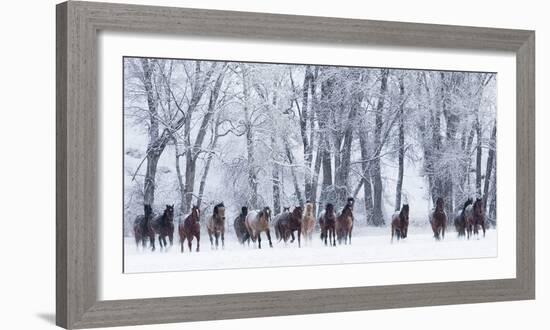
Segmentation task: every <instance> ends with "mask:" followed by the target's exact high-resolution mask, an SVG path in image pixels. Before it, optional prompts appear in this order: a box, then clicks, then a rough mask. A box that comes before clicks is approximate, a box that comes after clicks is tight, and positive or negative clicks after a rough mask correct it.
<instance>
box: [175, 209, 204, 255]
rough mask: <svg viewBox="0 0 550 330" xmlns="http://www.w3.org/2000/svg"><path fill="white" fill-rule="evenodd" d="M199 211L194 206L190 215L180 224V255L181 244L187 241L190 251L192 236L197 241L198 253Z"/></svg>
mask: <svg viewBox="0 0 550 330" xmlns="http://www.w3.org/2000/svg"><path fill="white" fill-rule="evenodd" d="M200 213H201V211H200V210H199V208H198V207H197V206H195V205H193V207H192V208H191V214H189V215H188V216H187V217H186V218H185V220H184V221H183V222H180V224H179V226H178V231H179V234H180V245H181V253H183V243H184V241H185V239H187V244H188V245H189V252H191V251H192V248H191V242H192V241H193V236H194V237H195V238H196V239H197V252H199V247H200V240H201V225H200V223H199V220H200Z"/></svg>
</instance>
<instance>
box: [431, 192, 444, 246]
mask: <svg viewBox="0 0 550 330" xmlns="http://www.w3.org/2000/svg"><path fill="white" fill-rule="evenodd" d="M444 206H445V205H444V202H443V198H441V197H438V198H437V201H436V202H435V209H434V210H432V212H431V214H430V219H429V221H430V224H431V225H432V231H433V232H434V238H435V239H436V240H440V239H444V238H445V229H447V213H445V209H444Z"/></svg>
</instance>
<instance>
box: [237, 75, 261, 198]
mask: <svg viewBox="0 0 550 330" xmlns="http://www.w3.org/2000/svg"><path fill="white" fill-rule="evenodd" d="M241 70H242V79H243V101H244V104H243V111H244V120H245V128H246V154H247V158H248V185H249V187H250V197H249V199H248V202H249V204H250V207H251V208H252V209H256V208H258V207H259V205H258V178H257V176H256V160H255V158H254V157H255V155H254V135H253V133H254V132H253V127H252V121H251V119H250V111H249V109H248V106H249V104H248V102H249V95H248V92H249V91H248V74H247V71H246V70H247V69H246V66H245V65H242V66H241Z"/></svg>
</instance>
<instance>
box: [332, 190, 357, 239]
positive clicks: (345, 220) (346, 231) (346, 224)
mask: <svg viewBox="0 0 550 330" xmlns="http://www.w3.org/2000/svg"><path fill="white" fill-rule="evenodd" d="M354 203H355V200H354V199H353V197H349V198H348V200H347V202H346V205H345V206H344V208H343V209H342V212H341V213H340V215H339V216H338V217H337V218H336V224H335V231H336V237H337V238H338V244H342V242H344V243H345V244H346V245H347V244H348V239H349V244H351V232H352V230H353V204H354Z"/></svg>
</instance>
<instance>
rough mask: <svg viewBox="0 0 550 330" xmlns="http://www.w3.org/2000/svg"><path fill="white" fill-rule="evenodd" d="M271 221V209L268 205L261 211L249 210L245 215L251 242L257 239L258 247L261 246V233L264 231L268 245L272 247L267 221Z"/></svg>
mask: <svg viewBox="0 0 550 330" xmlns="http://www.w3.org/2000/svg"><path fill="white" fill-rule="evenodd" d="M270 221H271V209H270V208H269V206H266V207H264V208H263V209H262V210H261V211H260V210H255V211H250V212H249V213H248V214H247V215H246V219H245V225H246V229H247V230H248V234H249V235H250V238H251V239H252V242H256V240H258V248H259V249H261V248H262V238H261V233H262V232H265V234H266V236H267V239H268V241H269V247H273V243H272V242H271V233H270V231H269V222H270Z"/></svg>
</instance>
